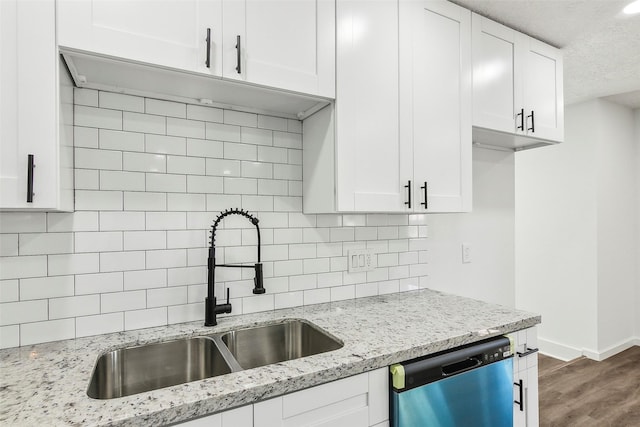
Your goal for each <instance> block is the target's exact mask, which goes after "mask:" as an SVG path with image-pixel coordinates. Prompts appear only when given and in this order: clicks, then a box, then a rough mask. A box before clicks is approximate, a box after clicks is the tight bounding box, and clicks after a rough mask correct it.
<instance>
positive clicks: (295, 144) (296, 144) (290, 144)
mask: <svg viewBox="0 0 640 427" xmlns="http://www.w3.org/2000/svg"><path fill="white" fill-rule="evenodd" d="M273 145H274V146H276V147H284V148H297V149H299V150H302V135H300V134H298V133H289V132H273Z"/></svg>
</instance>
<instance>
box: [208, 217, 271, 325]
mask: <svg viewBox="0 0 640 427" xmlns="http://www.w3.org/2000/svg"><path fill="white" fill-rule="evenodd" d="M228 215H242V216H244V217H246V218H247V219H249V221H251V223H252V224H253V225H255V226H256V232H257V233H258V262H256V263H255V264H254V265H243V264H216V229H217V228H218V224H219V223H220V221H222V219H223V218H224V217H226V216H228ZM207 266H208V268H209V274H208V277H207V284H208V289H207V298H206V299H205V301H204V306H205V312H204V325H205V326H215V325H217V324H218V321H217V319H216V315H218V314H220V313H231V304H230V303H229V288H227V302H226V303H225V304H217V303H216V296H215V284H216V267H231V268H253V269H255V272H256V275H255V278H254V279H253V284H254V286H253V293H254V294H264V292H265V289H264V286H263V281H262V263H261V262H260V227H258V218H256V217H255V216H253V215H251V214H250V213H249V212H245V211H244V210H242V209H228V210H225V211H224V212H220V215H218V217H217V218H216V220H215V221H214V222H213V226H212V227H211V245H210V246H209V259H208V261H207Z"/></svg>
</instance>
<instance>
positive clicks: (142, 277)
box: [124, 269, 167, 291]
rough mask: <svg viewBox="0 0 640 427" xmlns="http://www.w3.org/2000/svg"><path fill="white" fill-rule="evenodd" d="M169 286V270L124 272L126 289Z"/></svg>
mask: <svg viewBox="0 0 640 427" xmlns="http://www.w3.org/2000/svg"><path fill="white" fill-rule="evenodd" d="M165 286H167V270H165V269H158V270H139V271H125V272H124V290H125V291H134V290H139V289H152V288H163V287H165Z"/></svg>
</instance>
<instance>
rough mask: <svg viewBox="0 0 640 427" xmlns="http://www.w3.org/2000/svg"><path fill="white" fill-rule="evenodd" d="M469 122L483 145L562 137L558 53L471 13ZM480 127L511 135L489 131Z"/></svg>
mask: <svg viewBox="0 0 640 427" xmlns="http://www.w3.org/2000/svg"><path fill="white" fill-rule="evenodd" d="M472 19H473V24H472V32H473V36H472V39H473V125H474V126H475V127H476V128H480V131H479V132H477V133H474V135H476V136H478V137H479V138H480V139H481V141H479V142H483V143H492V142H493V141H495V142H496V143H497V144H498V145H506V146H512V147H513V148H521V147H526V146H528V144H531V143H532V142H527V139H522V138H521V137H526V138H528V139H529V140H544V141H550V142H561V141H562V140H563V138H564V97H563V80H562V70H563V64H562V53H561V52H560V50H558V49H556V48H554V47H551V46H549V45H547V44H544V43H542V42H540V41H538V40H535V39H533V38H531V37H529V36H527V35H524V34H522V33H519V32H517V31H515V30H512V29H510V28H507V27H505V26H504V25H501V24H498V23H497V22H494V21H491V20H490V19H487V18H484V17H481V16H479V15H476V14H473V18H472ZM484 130H491V131H498V132H501V133H504V134H509V135H515V136H516V137H520V138H519V139H512V140H511V141H515V142H509V140H508V139H506V138H505V137H504V136H495V135H488V134H486V133H485V132H484Z"/></svg>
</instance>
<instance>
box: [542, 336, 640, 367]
mask: <svg viewBox="0 0 640 427" xmlns="http://www.w3.org/2000/svg"><path fill="white" fill-rule="evenodd" d="M538 345H539V347H540V353H542V354H545V355H547V356H551V357H553V358H556V359H560V360H562V361H565V362H567V361H569V360H573V359H576V358H578V357H582V356H585V357H588V358H589V359H592V360H597V361H601V360H604V359H607V358H609V357H611V356H614V355H616V354H618V353H620V352H623V351H625V350H626V349H628V348H631V347H633V346H634V345H637V346H640V338H638V337H634V338H629V339H628V340H626V341H622V342H620V343H618V344H615V345H613V346H611V347H609V348H607V349H605V350H602V351H595V350H591V349H587V348H583V349H579V348H576V347H571V346H568V345H564V344H560V343H557V342H554V341H551V340H546V339H544V338H538Z"/></svg>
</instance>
